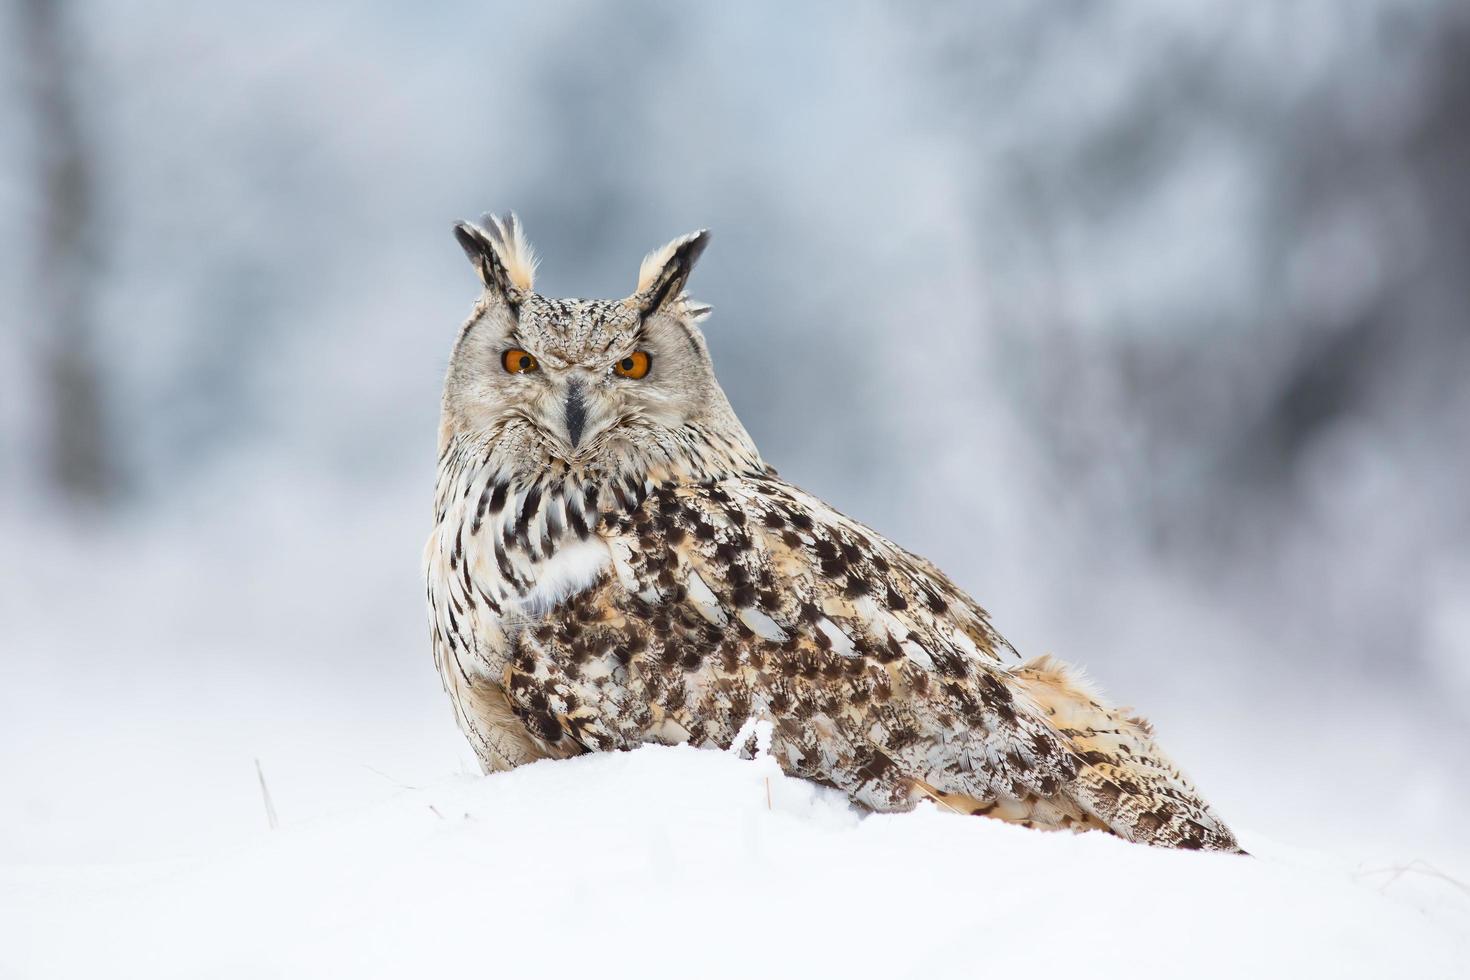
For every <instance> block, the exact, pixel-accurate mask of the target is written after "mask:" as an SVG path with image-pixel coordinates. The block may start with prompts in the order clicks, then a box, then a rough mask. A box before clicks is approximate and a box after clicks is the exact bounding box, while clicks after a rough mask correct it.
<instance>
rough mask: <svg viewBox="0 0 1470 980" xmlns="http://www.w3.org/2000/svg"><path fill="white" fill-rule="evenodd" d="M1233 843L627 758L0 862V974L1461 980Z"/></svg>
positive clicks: (1363, 881) (1400, 930)
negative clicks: (218, 844)
mask: <svg viewBox="0 0 1470 980" xmlns="http://www.w3.org/2000/svg"><path fill="white" fill-rule="evenodd" d="M1244 841H1245V844H1246V846H1247V847H1248V848H1251V849H1252V851H1253V852H1254V853H1255V855H1256V856H1255V857H1252V858H1242V857H1232V856H1224V855H1214V854H1198V853H1178V852H1167V851H1159V850H1152V849H1149V848H1144V847H1137V846H1133V845H1129V844H1125V843H1123V842H1122V841H1119V840H1116V839H1113V838H1110V837H1107V836H1104V835H1101V834H1082V835H1072V834H1044V833H1039V832H1034V831H1027V830H1023V829H1020V828H1016V827H1011V826H1007V825H1004V824H1001V823H998V822H994V821H989V820H984V819H976V818H967V817H960V816H956V815H953V814H949V813H944V812H941V811H938V810H936V809H933V808H928V807H925V808H921V809H920V810H918V811H916V812H914V813H911V814H902V815H890V816H866V817H864V816H860V815H859V814H857V813H855V812H854V811H852V810H851V809H850V808H849V807H848V806H847V804H846V801H845V800H844V799H843V798H842V797H841V796H840V794H837V793H834V792H832V791H829V790H824V789H821V788H819V787H816V786H814V785H811V784H808V783H806V782H803V781H800V780H792V779H787V778H784V777H783V776H782V775H781V774H780V773H779V771H777V770H776V769H775V767H774V765H773V764H772V763H770V762H769V760H759V759H758V760H757V761H755V762H751V761H747V760H742V759H738V758H735V757H733V756H730V755H722V754H719V753H713V752H698V751H695V750H693V749H683V748H646V749H642V750H640V751H638V752H632V753H620V754H609V755H598V756H588V757H583V758H579V759H573V760H569V761H566V762H547V763H538V764H536V765H531V766H527V767H524V768H522V769H519V770H516V771H515V772H511V773H504V774H500V775H496V776H491V777H488V778H479V777H474V778H471V777H461V778H458V779H455V780H451V781H448V782H446V783H444V784H442V785H437V786H434V787H431V788H426V789H414V790H405V791H404V792H403V793H402V794H401V795H399V796H398V797H396V798H395V799H393V800H392V801H390V802H388V803H385V804H381V805H379V806H377V807H374V808H372V809H370V810H367V811H364V812H359V813H356V814H354V815H352V816H349V817H346V818H338V819H332V820H321V821H317V822H314V823H311V824H308V825H304V826H297V827H288V828H285V829H282V830H279V831H276V832H274V833H272V834H271V836H270V838H269V839H268V840H266V841H264V842H262V843H261V844H259V845H258V846H253V847H249V848H243V849H240V850H236V851H233V852H230V853H226V854H222V855H216V856H213V857H210V858H206V859H202V860H191V861H185V862H171V863H169V864H165V865H156V864H155V865H145V866H106V867H98V866H92V867H82V868H59V867H56V866H41V865H31V866H29V867H24V868H20V869H17V868H10V869H6V870H5V871H4V872H0V873H3V875H4V880H3V882H0V922H3V923H5V928H4V930H3V931H4V932H5V933H6V934H7V935H6V939H5V942H4V943H3V945H0V975H3V976H24V977H37V978H44V977H90V976H109V977H125V976H137V977H149V978H159V977H198V976H210V977H263V976H286V977H327V976H333V977H378V976H381V977H413V976H420V977H423V976H432V975H435V973H437V972H441V971H442V973H443V974H445V975H451V974H452V975H456V976H464V975H467V974H466V971H467V970H472V971H473V973H474V974H475V975H484V976H507V977H513V976H530V975H533V973H552V971H554V975H558V976H585V977H599V978H602V977H621V976H639V977H661V976H680V977H749V976H771V977H782V976H840V975H846V976H883V977H895V976H926V977H935V976H938V977H951V976H952V977H974V976H980V975H986V974H996V973H997V972H998V971H1005V970H1008V969H1014V970H1019V971H1024V973H1023V975H1024V974H1035V973H1037V972H1045V973H1047V974H1062V975H1073V976H1088V977H1111V976H1120V977H1121V976H1127V977H1129V978H1137V977H1139V976H1194V977H1206V976H1221V977H1226V976H1228V977H1239V976H1263V975H1264V976H1286V975H1293V976H1319V975H1320V976H1328V975H1330V976H1335V977H1359V976H1361V977H1383V976H1421V977H1436V976H1463V975H1465V971H1466V966H1467V963H1470V941H1467V939H1466V936H1467V935H1470V897H1467V894H1466V892H1465V889H1464V887H1463V886H1462V885H1460V884H1458V883H1456V882H1454V881H1451V880H1448V879H1445V878H1442V877H1436V876H1434V875H1432V874H1427V873H1425V874H1421V873H1417V871H1416V869H1414V868H1398V869H1364V868H1352V867H1349V866H1347V865H1345V864H1344V863H1343V862H1340V861H1334V860H1333V859H1330V858H1325V857H1321V856H1316V855H1311V854H1306V853H1303V852H1300V851H1290V850H1287V849H1284V848H1281V847H1279V846H1273V845H1272V844H1271V843H1270V842H1268V841H1263V840H1259V839H1256V838H1253V837H1252V836H1251V835H1249V834H1245V835H1244Z"/></svg>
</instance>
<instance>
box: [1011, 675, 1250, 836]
mask: <svg viewBox="0 0 1470 980" xmlns="http://www.w3.org/2000/svg"><path fill="white" fill-rule="evenodd" d="M1012 676H1013V677H1014V678H1015V680H1016V682H1017V684H1018V685H1019V687H1020V688H1021V689H1022V690H1023V691H1024V692H1025V693H1026V694H1027V695H1028V696H1029V697H1030V699H1031V700H1032V701H1033V702H1034V703H1035V704H1036V705H1037V706H1038V707H1039V708H1040V709H1041V710H1042V712H1043V713H1044V714H1045V716H1046V718H1047V720H1048V721H1049V722H1050V723H1051V725H1052V726H1053V727H1054V728H1055V729H1056V731H1057V733H1058V735H1059V736H1060V738H1061V740H1062V743H1063V744H1064V745H1066V746H1067V747H1069V748H1070V749H1071V751H1072V752H1073V753H1074V754H1075V755H1076V757H1077V759H1078V760H1079V761H1080V762H1081V763H1082V765H1081V766H1080V767H1079V770H1078V773H1077V777H1076V779H1075V780H1074V781H1073V782H1072V783H1071V784H1070V785H1069V786H1068V787H1067V788H1066V790H1065V793H1066V795H1067V796H1069V797H1070V798H1071V799H1072V800H1073V801H1075V803H1076V804H1077V806H1078V807H1079V808H1080V809H1081V810H1083V811H1084V812H1086V813H1087V814H1088V815H1090V816H1092V817H1094V818H1095V819H1096V820H1098V821H1099V822H1101V823H1103V824H1105V825H1106V826H1107V827H1108V828H1109V829H1110V830H1112V831H1113V833H1115V834H1117V835H1118V836H1119V837H1122V838H1125V839H1126V840H1130V841H1138V842H1140V843H1145V844H1153V845H1156V846H1160V847H1177V848H1185V849H1193V850H1210V851H1228V852H1235V853H1241V848H1240V845H1239V843H1237V842H1236V840H1235V835H1234V834H1232V833H1231V832H1230V829H1229V828H1228V827H1226V826H1225V823H1224V821H1222V820H1221V819H1220V818H1219V817H1218V816H1216V815H1215V813H1214V811H1213V810H1211V809H1210V807H1209V804H1207V803H1206V802H1205V801H1204V799H1203V798H1201V796H1200V795H1199V792H1198V791H1197V790H1196V789H1195V788H1194V786H1193V785H1192V784H1191V783H1190V782H1189V780H1188V779H1187V778H1186V777H1185V775H1184V774H1183V773H1182V772H1181V771H1180V770H1179V767H1178V766H1176V765H1175V764H1174V763H1173V762H1172V761H1171V760H1170V759H1169V757H1168V756H1166V755H1165V754H1164V753H1163V751H1162V750H1161V749H1160V748H1159V747H1158V745H1157V744H1156V743H1155V742H1154V739H1153V729H1152V728H1151V727H1150V726H1149V724H1148V722H1147V721H1145V720H1144V719H1142V718H1138V717H1135V716H1131V715H1129V714H1128V712H1127V711H1126V710H1125V709H1120V708H1115V707H1113V706H1111V705H1109V704H1108V703H1107V702H1106V701H1105V700H1104V699H1103V698H1102V697H1101V696H1100V695H1099V694H1098V693H1097V692H1096V691H1094V690H1093V689H1092V688H1091V686H1090V685H1089V684H1088V683H1087V681H1086V680H1085V679H1084V678H1083V677H1082V675H1081V673H1080V672H1079V671H1077V670H1076V669H1075V668H1072V667H1069V666H1068V665H1066V664H1064V663H1062V662H1061V661H1059V660H1056V659H1054V658H1052V657H1050V656H1044V657H1038V658H1036V659H1035V660H1031V661H1028V662H1027V663H1024V664H1022V665H1021V666H1020V667H1018V668H1016V669H1015V671H1014V672H1013V674H1012Z"/></svg>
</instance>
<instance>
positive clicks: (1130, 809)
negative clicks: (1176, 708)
mask: <svg viewBox="0 0 1470 980" xmlns="http://www.w3.org/2000/svg"><path fill="white" fill-rule="evenodd" d="M603 520H604V522H605V523H604V524H603V526H602V530H603V532H604V534H606V535H607V536H608V539H609V540H610V545H611V550H612V569H611V573H610V574H609V575H608V576H607V577H606V579H605V580H604V581H603V582H602V583H600V584H599V585H598V586H597V587H595V588H594V589H592V590H589V591H588V592H585V593H582V594H580V595H579V596H577V597H575V598H573V599H571V600H569V601H568V602H566V603H563V605H562V606H560V607H558V608H557V609H556V610H554V611H553V612H552V614H551V615H550V616H548V618H547V619H546V620H545V621H544V622H543V623H541V624H539V625H538V626H537V627H536V628H535V629H532V630H527V631H526V632H525V633H524V634H523V635H522V637H521V639H520V641H519V649H518V653H517V655H516V656H513V657H512V662H511V663H512V665H511V668H510V670H508V671H507V678H506V684H507V688H506V689H507V691H508V692H509V693H510V696H511V699H512V701H514V702H516V703H518V704H521V705H523V706H524V708H525V711H526V717H527V719H528V722H527V723H528V727H529V728H530V729H531V730H532V732H533V733H538V732H539V733H540V734H541V735H543V736H545V737H547V738H548V739H549V741H551V742H555V741H556V740H557V739H559V738H563V737H565V738H568V739H570V740H572V741H574V742H575V743H576V744H577V745H579V746H584V747H587V748H599V749H600V748H618V747H627V746H631V745H635V744H639V743H642V742H647V741H660V742H671V743H683V742H692V743H694V744H707V745H717V746H720V747H727V746H729V745H730V743H731V742H732V741H733V739H734V738H735V736H736V733H737V732H738V731H739V729H740V728H741V726H742V725H743V724H744V722H745V721H746V720H747V719H748V718H751V717H764V718H768V719H770V720H771V721H772V722H773V723H774V727H775V733H774V734H775V737H774V740H773V748H772V751H773V754H774V755H775V756H776V757H777V759H778V761H780V762H781V764H782V765H783V767H784V768H785V769H786V770H787V771H789V772H792V773H795V774H798V775H802V776H805V777H808V778H811V779H815V780H818V781H821V782H824V783H827V784H831V785H835V786H838V787H840V788H841V789H843V790H845V791H846V792H848V793H849V794H850V795H851V796H852V797H853V798H854V799H856V800H858V801H859V802H861V803H863V804H865V805H867V806H869V807H872V808H873V809H877V810H893V809H906V808H908V807H910V806H912V805H913V802H914V801H915V800H916V799H918V798H922V797H924V796H929V797H932V798H934V799H936V800H938V801H940V802H941V803H943V804H944V805H946V806H950V807H953V808H956V809H962V810H964V811H966V812H989V813H993V814H994V815H996V816H1002V817H1006V818H1008V819H1015V820H1021V821H1024V822H1034V823H1037V824H1040V825H1046V826H1067V825H1072V824H1080V825H1088V824H1092V825H1102V826H1107V827H1109V828H1110V829H1112V830H1114V831H1115V832H1117V833H1120V834H1122V835H1123V836H1125V837H1130V838H1135V839H1146V840H1151V841H1154V842H1159V843H1175V844H1180V843H1183V844H1184V846H1189V844H1188V842H1190V841H1196V840H1197V841H1198V842H1199V843H1198V845H1197V846H1211V847H1214V846H1230V847H1233V843H1234V842H1233V839H1229V832H1228V831H1226V830H1224V827H1223V825H1221V824H1219V822H1218V821H1216V820H1214V818H1213V816H1212V815H1211V814H1209V812H1208V810H1207V808H1206V807H1205V806H1204V804H1203V803H1202V802H1201V801H1199V800H1198V797H1197V796H1196V795H1195V794H1194V792H1193V790H1192V788H1190V787H1189V786H1188V784H1187V783H1186V782H1184V781H1183V778H1182V777H1181V776H1179V775H1178V773H1177V770H1174V769H1173V767H1172V765H1170V764H1169V763H1168V762H1167V760H1166V759H1164V758H1163V757H1162V755H1160V754H1158V753H1157V750H1156V749H1154V748H1153V746H1152V742H1151V740H1150V739H1149V738H1148V735H1147V732H1146V730H1145V729H1144V728H1142V727H1140V726H1138V725H1137V724H1136V723H1134V722H1133V721H1132V720H1130V719H1125V718H1123V717H1122V716H1121V715H1120V714H1119V713H1117V712H1116V711H1114V709H1111V708H1109V707H1107V706H1106V705H1105V704H1103V703H1102V702H1101V701H1100V700H1099V699H1097V698H1096V697H1095V696H1094V695H1093V694H1092V693H1091V692H1090V691H1087V690H1086V688H1085V687H1084V686H1083V685H1081V684H1080V683H1079V682H1078V681H1077V680H1076V678H1075V677H1073V676H1072V675H1070V674H1068V673H1067V672H1066V670H1065V669H1064V668H1062V667H1060V666H1059V665H1056V664H1054V663H1052V662H1050V661H1038V662H1033V663H1031V664H1024V665H1023V664H1020V663H1018V662H1017V661H1018V658H1017V656H1016V654H1015V651H1014V650H1013V649H1012V648H1011V647H1010V645H1009V644H1008V643H1007V642H1006V641H1005V640H1004V639H1003V638H1002V637H1001V636H1000V635H999V634H998V633H997V632H996V631H995V629H994V628H993V627H992V626H991V624H990V621H989V618H988V617H987V615H986V613H985V611H984V610H983V609H981V608H980V607H979V606H978V605H976V604H975V602H974V601H973V600H971V599H970V598H969V597H968V596H967V595H965V594H964V593H963V592H962V591H960V590H959V589H958V588H957V587H956V586H955V585H954V584H953V583H952V582H950V581H949V579H948V578H946V577H945V576H944V575H943V574H942V573H941V572H939V571H938V569H936V568H934V566H933V565H931V564H930V563H929V562H927V561H924V560H923V559H920V558H918V557H916V556H914V555H911V554H910V553H908V552H906V551H904V550H903V549H902V548H899V547H898V546H896V545H894V544H893V543H892V542H890V541H888V540H887V539H886V538H884V537H882V536H881V535H879V534H877V533H876V532H874V531H872V530H871V529H869V528H867V527H864V526H863V525H861V524H858V523H857V522H855V521H853V520H850V519H849V518H847V517H845V516H844V515H842V514H840V513H838V512H837V511H835V510H834V509H832V508H831V507H830V506H828V505H827V504H826V503H824V502H823V501H821V500H819V499H817V498H815V497H813V496H811V495H810V494H807V493H805V492H804V491H802V490H800V489H798V488H796V487H794V486H792V485H790V484H787V483H785V482H784V481H781V480H779V479H777V478H774V477H743V478H738V479H727V480H722V481H718V482H709V483H699V484H688V485H673V486H663V487H658V488H654V489H653V491H652V493H651V494H650V495H649V496H648V497H647V499H646V500H642V501H638V502H636V506H629V507H628V508H626V509H624V510H621V511H619V512H617V513H613V514H610V515H604V518H603ZM560 751H562V752H563V753H564V752H565V746H562V747H561V749H560ZM1144 814H1146V815H1147V816H1143V815H1144ZM1227 842H1228V844H1227Z"/></svg>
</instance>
